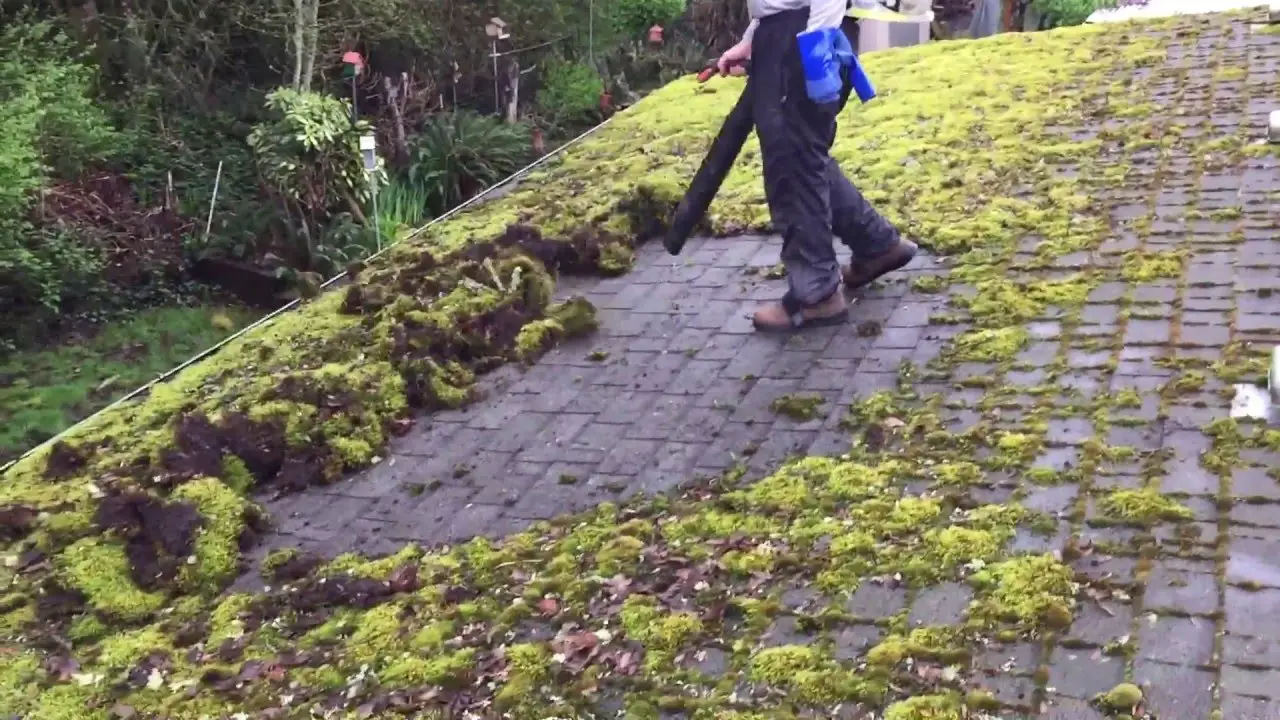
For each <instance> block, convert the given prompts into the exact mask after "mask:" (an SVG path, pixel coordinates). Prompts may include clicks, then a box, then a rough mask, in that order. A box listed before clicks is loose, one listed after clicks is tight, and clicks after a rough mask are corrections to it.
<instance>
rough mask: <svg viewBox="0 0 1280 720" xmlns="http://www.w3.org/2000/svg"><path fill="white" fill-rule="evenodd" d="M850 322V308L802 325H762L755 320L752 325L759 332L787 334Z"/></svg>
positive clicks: (813, 319)
mask: <svg viewBox="0 0 1280 720" xmlns="http://www.w3.org/2000/svg"><path fill="white" fill-rule="evenodd" d="M848 322H849V308H845V309H844V310H841V311H840V312H838V313H835V314H833V315H824V316H822V317H816V318H811V319H809V320H805V321H804V323H803V324H801V325H761V324H759V323H757V322H756V321H755V320H752V321H751V325H752V326H753V327H755V329H756V331H757V332H762V333H775V334H785V333H793V332H799V331H801V330H808V329H809V328H816V327H831V326H833V325H844V324H846V323H848Z"/></svg>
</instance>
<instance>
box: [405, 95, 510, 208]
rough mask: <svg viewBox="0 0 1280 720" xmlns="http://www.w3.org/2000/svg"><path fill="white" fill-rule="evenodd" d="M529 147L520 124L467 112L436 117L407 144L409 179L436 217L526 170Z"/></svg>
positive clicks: (429, 120) (430, 119)
mask: <svg viewBox="0 0 1280 720" xmlns="http://www.w3.org/2000/svg"><path fill="white" fill-rule="evenodd" d="M530 147H531V145H530V130H529V127H528V126H527V125H524V124H522V123H517V124H515V125H508V124H506V123H504V122H502V120H501V119H499V118H496V117H490V116H487V115H480V114H479V113H475V112H471V111H469V110H458V111H456V112H452V113H439V114H437V115H432V116H431V117H430V118H428V120H427V122H426V124H425V125H424V127H423V128H422V132H421V133H420V134H419V135H418V136H417V137H416V138H414V139H413V140H412V141H411V142H410V147H409V167H408V172H407V177H408V180H409V183H410V184H411V185H412V186H413V187H414V188H416V189H417V190H418V191H420V192H422V193H423V194H424V195H425V197H426V198H427V203H428V207H429V209H430V210H431V214H432V215H440V214H442V213H444V212H445V211H447V210H449V209H450V208H453V207H455V206H457V205H458V204H459V203H462V202H464V201H465V200H467V199H469V198H471V197H473V196H474V195H476V194H477V193H479V192H480V191H482V190H484V189H485V188H487V187H489V186H491V185H493V184H494V183H497V182H498V181H500V180H502V179H504V178H506V177H507V176H509V175H511V174H512V173H514V172H515V171H517V170H519V169H520V168H522V167H524V165H525V164H526V163H527V162H528V159H529V155H530Z"/></svg>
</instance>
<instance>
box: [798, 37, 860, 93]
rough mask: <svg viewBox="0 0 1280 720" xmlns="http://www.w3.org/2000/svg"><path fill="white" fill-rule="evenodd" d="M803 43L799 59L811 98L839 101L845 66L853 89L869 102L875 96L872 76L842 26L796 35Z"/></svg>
mask: <svg viewBox="0 0 1280 720" xmlns="http://www.w3.org/2000/svg"><path fill="white" fill-rule="evenodd" d="M796 42H797V43H799V45H800V63H801V65H802V66H803V67H804V81H805V90H806V91H807V92H808V95H809V99H810V100H813V101H814V102H816V103H819V104H826V103H832V102H836V101H838V100H839V99H840V91H841V90H842V89H844V77H843V72H842V71H843V70H844V68H848V69H849V76H850V80H851V81H852V84H853V90H854V92H856V93H857V94H858V99H859V100H861V101H862V102H864V103H865V102H867V101H868V100H870V99H871V98H873V97H875V96H876V91H875V88H874V87H872V85H871V80H870V79H869V78H868V77H867V75H866V73H865V72H863V70H862V63H860V62H858V56H857V55H856V54H854V52H853V46H852V45H850V44H849V38H848V37H846V36H845V34H844V31H843V30H842V29H840V28H823V29H821V30H810V31H807V32H802V33H800V34H799V35H796Z"/></svg>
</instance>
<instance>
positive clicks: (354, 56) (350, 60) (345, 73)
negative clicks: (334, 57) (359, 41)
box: [342, 50, 364, 80]
mask: <svg viewBox="0 0 1280 720" xmlns="http://www.w3.org/2000/svg"><path fill="white" fill-rule="evenodd" d="M363 71H364V58H363V57H361V56H360V53H358V52H355V51H354V50H350V51H347V52H345V53H343V54H342V77H344V78H346V79H347V80H351V79H354V78H355V77H357V76H359V75H360V73H361V72H363Z"/></svg>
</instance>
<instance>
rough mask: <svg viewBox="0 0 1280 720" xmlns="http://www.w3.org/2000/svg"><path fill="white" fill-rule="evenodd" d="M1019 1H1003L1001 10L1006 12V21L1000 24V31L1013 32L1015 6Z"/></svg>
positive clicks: (1004, 13)
mask: <svg viewBox="0 0 1280 720" xmlns="http://www.w3.org/2000/svg"><path fill="white" fill-rule="evenodd" d="M1017 2H1018V0H1001V3H1000V4H1001V9H1002V10H1003V11H1004V12H1003V13H1002V14H1003V15H1004V19H1003V20H1002V21H1001V22H1000V29H1001V30H1003V31H1004V32H1013V31H1014V30H1013V6H1014V5H1015V4H1017Z"/></svg>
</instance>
